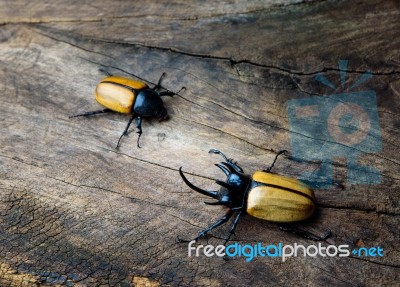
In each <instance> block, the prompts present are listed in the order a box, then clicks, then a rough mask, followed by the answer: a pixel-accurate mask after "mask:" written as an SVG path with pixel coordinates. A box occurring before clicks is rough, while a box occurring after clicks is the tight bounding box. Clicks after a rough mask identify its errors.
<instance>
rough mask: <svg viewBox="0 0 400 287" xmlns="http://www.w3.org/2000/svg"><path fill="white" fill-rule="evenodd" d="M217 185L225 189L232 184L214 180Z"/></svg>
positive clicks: (229, 187)
mask: <svg viewBox="0 0 400 287" xmlns="http://www.w3.org/2000/svg"><path fill="white" fill-rule="evenodd" d="M215 182H216V183H217V184H218V185H220V186H222V187H225V188H226V189H231V188H232V186H231V185H230V184H229V183H226V182H224V181H220V180H216V181H215Z"/></svg>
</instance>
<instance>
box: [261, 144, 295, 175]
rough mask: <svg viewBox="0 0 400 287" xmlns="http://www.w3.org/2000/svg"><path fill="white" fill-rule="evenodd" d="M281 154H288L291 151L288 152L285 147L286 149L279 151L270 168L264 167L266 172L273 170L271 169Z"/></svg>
mask: <svg viewBox="0 0 400 287" xmlns="http://www.w3.org/2000/svg"><path fill="white" fill-rule="evenodd" d="M281 154H285V155H288V154H289V152H288V151H287V150H285V149H284V150H281V151H280V152H278V153H277V154H276V156H275V159H274V161H273V162H272V164H271V166H270V167H269V168H267V169H264V170H263V171H264V172H271V169H272V168H273V167H274V165H275V162H276V160H277V159H278V157H279V156H280V155H281Z"/></svg>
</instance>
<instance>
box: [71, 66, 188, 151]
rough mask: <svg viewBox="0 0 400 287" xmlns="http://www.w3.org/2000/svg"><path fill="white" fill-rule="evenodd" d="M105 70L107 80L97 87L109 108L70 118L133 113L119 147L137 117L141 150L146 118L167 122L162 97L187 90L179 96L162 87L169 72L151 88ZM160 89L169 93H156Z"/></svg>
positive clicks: (97, 94) (101, 102) (98, 97)
mask: <svg viewBox="0 0 400 287" xmlns="http://www.w3.org/2000/svg"><path fill="white" fill-rule="evenodd" d="M101 71H102V72H104V73H106V74H107V77H106V78H104V79H102V80H101V81H100V83H99V84H98V85H97V87H96V100H97V102H99V103H100V104H101V105H103V106H104V107H106V109H103V110H98V111H92V112H85V113H83V114H78V115H74V116H71V117H70V118H74V117H81V116H83V117H87V116H92V115H96V114H103V113H107V112H112V111H114V112H118V113H123V114H130V113H132V117H131V118H130V120H129V122H128V124H127V126H126V128H125V130H124V132H123V133H122V135H121V136H120V138H119V140H118V143H117V146H116V148H118V147H119V144H120V142H121V139H122V137H123V136H126V135H128V129H129V126H130V125H131V123H132V121H133V119H134V118H135V117H137V125H136V127H137V129H138V132H137V133H138V134H139V136H138V139H137V146H138V148H140V145H139V139H140V136H141V135H142V118H144V117H157V118H160V120H165V119H167V117H168V112H167V110H166V108H165V107H164V103H163V101H162V99H161V97H163V96H173V95H176V94H178V93H179V92H180V91H182V90H183V89H185V87H182V88H181V90H180V91H179V92H177V93H174V92H172V91H169V90H167V89H165V88H163V87H162V86H161V80H162V78H163V77H164V76H165V73H163V74H162V75H161V77H160V79H159V80H158V83H157V85H155V86H154V87H153V88H152V89H150V88H149V86H148V85H147V84H145V83H143V82H140V81H136V80H132V79H128V78H124V77H120V76H113V75H111V74H110V73H108V72H107V71H105V70H101ZM157 89H164V90H165V91H163V92H159V93H158V92H156V90H157Z"/></svg>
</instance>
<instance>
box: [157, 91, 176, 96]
mask: <svg viewBox="0 0 400 287" xmlns="http://www.w3.org/2000/svg"><path fill="white" fill-rule="evenodd" d="M158 95H159V96H160V97H164V96H169V97H172V96H173V95H175V93H174V92H171V91H164V92H161V93H158Z"/></svg>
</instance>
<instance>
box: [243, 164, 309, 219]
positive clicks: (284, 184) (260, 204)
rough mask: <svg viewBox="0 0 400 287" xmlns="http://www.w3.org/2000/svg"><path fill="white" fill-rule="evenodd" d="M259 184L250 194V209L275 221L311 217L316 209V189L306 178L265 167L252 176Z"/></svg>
mask: <svg viewBox="0 0 400 287" xmlns="http://www.w3.org/2000/svg"><path fill="white" fill-rule="evenodd" d="M252 179H253V182H255V184H254V185H253V187H252V188H251V190H250V191H249V194H248V197H247V213H249V214H250V215H251V216H254V217H257V218H261V219H264V220H268V221H275V222H294V221H300V220H304V219H307V218H308V217H310V216H311V215H312V214H313V212H314V209H315V204H314V201H315V195H314V192H313V191H312V190H311V189H310V188H309V187H308V186H307V185H306V184H304V183H303V182H301V181H299V180H297V179H293V178H289V177H285V176H281V175H277V174H272V173H267V172H263V171H257V172H255V173H254V174H253V176H252Z"/></svg>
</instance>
